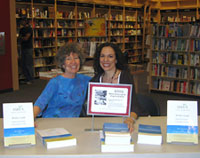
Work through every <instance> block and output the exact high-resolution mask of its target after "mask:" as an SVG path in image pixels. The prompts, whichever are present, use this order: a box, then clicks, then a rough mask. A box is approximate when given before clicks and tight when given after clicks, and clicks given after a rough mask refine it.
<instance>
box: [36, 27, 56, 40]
mask: <svg viewBox="0 0 200 158" xmlns="http://www.w3.org/2000/svg"><path fill="white" fill-rule="evenodd" d="M33 34H34V38H40V37H41V38H47V37H55V31H54V30H53V29H42V30H38V29H37V30H34V32H33Z"/></svg>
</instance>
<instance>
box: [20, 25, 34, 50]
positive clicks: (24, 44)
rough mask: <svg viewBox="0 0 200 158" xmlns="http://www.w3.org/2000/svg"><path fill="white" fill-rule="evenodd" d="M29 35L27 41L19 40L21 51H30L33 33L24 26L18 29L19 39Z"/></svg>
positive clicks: (29, 28)
mask: <svg viewBox="0 0 200 158" xmlns="http://www.w3.org/2000/svg"><path fill="white" fill-rule="evenodd" d="M28 33H30V34H31V36H30V37H29V39H28V40H22V39H21V48H22V49H30V48H33V38H32V36H33V31H32V28H31V27H30V26H25V27H23V28H21V29H20V31H19V36H20V37H25V36H26V34H28Z"/></svg>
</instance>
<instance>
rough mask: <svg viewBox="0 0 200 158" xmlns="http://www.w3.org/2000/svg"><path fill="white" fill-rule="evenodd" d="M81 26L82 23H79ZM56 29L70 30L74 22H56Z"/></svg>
mask: <svg viewBox="0 0 200 158" xmlns="http://www.w3.org/2000/svg"><path fill="white" fill-rule="evenodd" d="M81 24H82V26H83V22H81ZM79 25H80V24H79ZM57 27H58V28H71V27H75V21H66V20H58V21H57Z"/></svg>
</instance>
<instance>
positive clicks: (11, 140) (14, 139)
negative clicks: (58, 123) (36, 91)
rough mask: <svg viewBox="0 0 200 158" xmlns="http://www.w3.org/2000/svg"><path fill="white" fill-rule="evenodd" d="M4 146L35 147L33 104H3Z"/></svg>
mask: <svg viewBox="0 0 200 158" xmlns="http://www.w3.org/2000/svg"><path fill="white" fill-rule="evenodd" d="M3 131H4V146H5V147H11V146H17V145H27V146H29V145H35V143H36V142H35V128H34V116H33V103H31V102H27V103H3Z"/></svg>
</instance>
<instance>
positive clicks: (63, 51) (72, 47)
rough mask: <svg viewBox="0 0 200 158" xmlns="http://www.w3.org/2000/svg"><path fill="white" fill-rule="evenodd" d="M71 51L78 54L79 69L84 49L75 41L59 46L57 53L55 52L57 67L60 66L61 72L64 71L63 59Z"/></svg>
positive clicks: (83, 59)
mask: <svg viewBox="0 0 200 158" xmlns="http://www.w3.org/2000/svg"><path fill="white" fill-rule="evenodd" d="M71 53H75V54H77V55H78V57H79V59H80V69H81V67H82V65H83V63H84V61H85V58H84V49H82V48H81V46H80V45H79V44H78V43H76V42H72V43H67V44H65V45H64V46H62V47H60V49H59V50H58V53H57V54H56V61H57V64H58V67H60V68H61V70H62V71H63V72H65V69H64V68H63V65H64V64H65V59H66V57H67V56H70V54H71Z"/></svg>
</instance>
